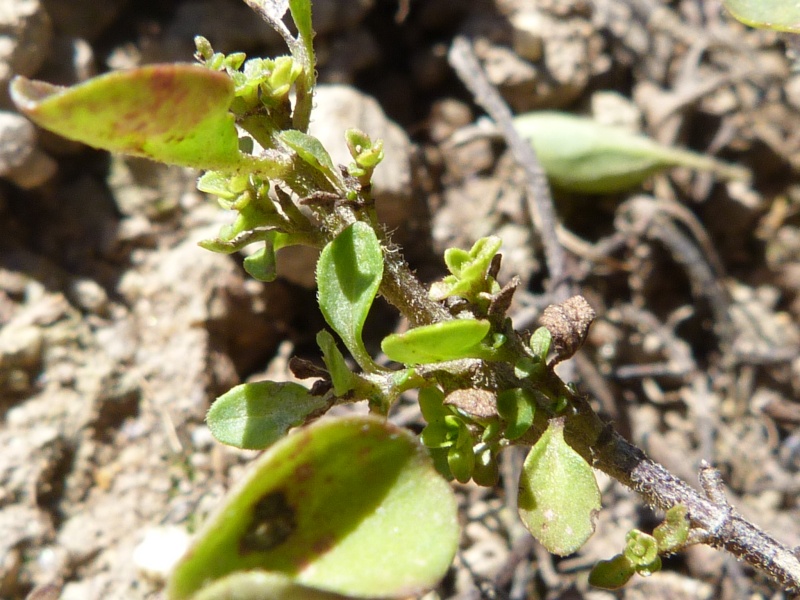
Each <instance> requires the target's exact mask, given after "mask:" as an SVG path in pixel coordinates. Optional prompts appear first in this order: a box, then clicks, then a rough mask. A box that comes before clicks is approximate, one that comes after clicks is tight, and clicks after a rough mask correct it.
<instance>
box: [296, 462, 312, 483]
mask: <svg viewBox="0 0 800 600" xmlns="http://www.w3.org/2000/svg"><path fill="white" fill-rule="evenodd" d="M312 475H314V467H313V466H311V464H309V463H303V464H302V465H298V466H297V468H296V469H295V471H294V476H295V480H296V481H298V482H303V481H306V480H308V479H310V478H311V476H312Z"/></svg>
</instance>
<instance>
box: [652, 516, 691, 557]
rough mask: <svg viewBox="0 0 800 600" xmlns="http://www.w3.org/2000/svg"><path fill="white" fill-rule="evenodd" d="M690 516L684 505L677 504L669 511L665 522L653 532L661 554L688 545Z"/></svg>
mask: <svg viewBox="0 0 800 600" xmlns="http://www.w3.org/2000/svg"><path fill="white" fill-rule="evenodd" d="M688 514H689V511H688V509H687V508H686V507H685V506H684V505H683V504H676V505H675V506H673V507H672V508H670V509H669V510H668V511H667V514H666V515H665V517H664V521H663V522H662V523H661V524H660V525H659V526H658V527H656V528H655V530H654V531H653V537H654V538H656V541H657V542H658V550H659V552H661V553H665V554H667V553H670V552H674V551H675V550H677V549H679V548H681V547H682V546H683V545H684V544H685V543H686V540H687V539H689V528H690V524H689V518H688Z"/></svg>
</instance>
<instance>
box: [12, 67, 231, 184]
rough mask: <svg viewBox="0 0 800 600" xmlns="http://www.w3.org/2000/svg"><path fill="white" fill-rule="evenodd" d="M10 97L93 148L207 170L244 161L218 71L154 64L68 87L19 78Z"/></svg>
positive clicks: (225, 80) (225, 83) (224, 79)
mask: <svg viewBox="0 0 800 600" xmlns="http://www.w3.org/2000/svg"><path fill="white" fill-rule="evenodd" d="M11 96H12V98H13V100H14V102H15V104H16V105H17V108H19V110H20V111H21V112H22V113H24V114H25V115H26V116H28V117H29V118H30V119H31V120H32V121H34V122H35V123H36V124H37V125H40V126H41V127H44V128H45V129H48V130H50V131H53V132H55V133H57V134H59V135H61V136H63V137H66V138H69V139H71V140H76V141H79V142H83V143H84V144H88V145H89V146H94V147H95V148H103V149H105V150H110V151H111V152H119V153H122V154H130V155H133V156H143V157H145V158H150V159H152V160H157V161H160V162H165V163H170V164H175V165H182V166H186V167H195V168H201V169H225V168H230V167H234V166H236V165H238V164H239V163H240V162H241V161H242V158H241V156H240V154H239V148H238V140H237V135H236V129H235V127H234V121H233V115H231V114H230V113H229V112H228V106H229V105H230V103H231V100H232V99H233V83H232V82H231V80H230V78H229V77H228V76H227V75H226V74H224V73H221V72H219V71H212V70H211V69H206V68H204V67H200V66H195V65H189V64H171V65H149V66H145V67H139V68H136V69H131V70H127V71H115V72H113V73H108V74H106V75H101V76H100V77H95V78H93V79H90V80H89V81H86V82H84V83H81V84H78V85H76V86H73V87H70V88H62V87H56V86H53V85H50V84H47V83H43V82H41V81H31V80H29V79H25V78H24V77H16V78H15V79H14V81H13V82H12V84H11Z"/></svg>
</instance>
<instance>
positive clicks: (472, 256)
mask: <svg viewBox="0 0 800 600" xmlns="http://www.w3.org/2000/svg"><path fill="white" fill-rule="evenodd" d="M502 245H503V241H502V240H501V239H500V238H499V237H497V236H489V237H485V238H481V239H479V240H478V241H476V242H475V243H474V244H473V246H472V248H471V249H470V250H469V252H467V251H465V250H462V249H460V248H448V249H447V250H445V252H444V262H445V264H446V265H447V269H448V270H449V271H450V273H452V275H448V276H447V277H445V278H444V279H443V280H442V281H439V282H436V283H434V284H433V285H432V286H431V290H430V293H429V296H430V297H431V299H432V300H436V301H440V300H444V299H445V298H448V297H450V296H460V297H462V298H466V299H467V300H470V301H475V300H476V298H477V295H478V294H479V293H480V292H489V291H491V290H490V288H491V284H490V282H488V281H487V271H488V270H489V265H490V264H491V263H492V259H493V258H494V256H495V254H497V252H498V250H500V247H501V246H502Z"/></svg>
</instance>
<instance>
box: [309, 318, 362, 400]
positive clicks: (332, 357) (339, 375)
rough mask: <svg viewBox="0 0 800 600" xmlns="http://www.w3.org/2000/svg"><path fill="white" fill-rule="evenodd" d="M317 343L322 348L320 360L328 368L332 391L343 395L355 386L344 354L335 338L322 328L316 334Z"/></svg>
mask: <svg viewBox="0 0 800 600" xmlns="http://www.w3.org/2000/svg"><path fill="white" fill-rule="evenodd" d="M317 345H318V346H319V348H320V350H322V360H323V361H325V366H326V367H327V368H328V373H330V376H331V383H333V393H334V394H336V395H337V396H340V397H341V396H344V395H345V394H346V393H347V392H349V391H350V390H352V389H353V388H355V387H356V384H355V375H353V372H352V371H351V370H350V368H349V367H348V366H347V363H346V362H345V360H344V356H342V353H341V352H339V348H338V347H337V346H336V340H334V339H333V336H332V335H331V334H330V333H328V332H327V331H325V330H324V329H323V330H322V331H320V332H319V333H318V334H317Z"/></svg>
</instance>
